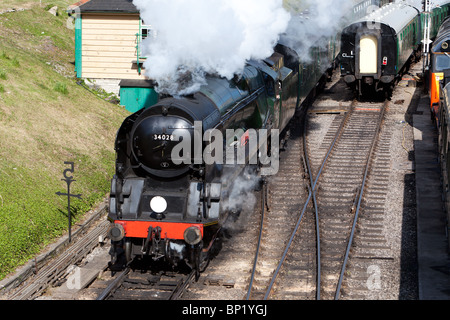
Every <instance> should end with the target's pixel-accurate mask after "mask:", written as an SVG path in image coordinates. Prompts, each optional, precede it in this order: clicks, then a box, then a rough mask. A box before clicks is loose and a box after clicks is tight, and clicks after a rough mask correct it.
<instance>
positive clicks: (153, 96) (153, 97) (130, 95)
mask: <svg viewBox="0 0 450 320" xmlns="http://www.w3.org/2000/svg"><path fill="white" fill-rule="evenodd" d="M119 85H120V104H121V105H122V106H124V107H125V109H127V110H128V111H130V112H136V111H139V110H141V109H143V108H148V107H150V106H152V105H154V104H155V103H157V102H158V93H157V92H156V91H155V89H154V88H155V83H154V82H153V81H151V80H122V81H121V82H120V84H119Z"/></svg>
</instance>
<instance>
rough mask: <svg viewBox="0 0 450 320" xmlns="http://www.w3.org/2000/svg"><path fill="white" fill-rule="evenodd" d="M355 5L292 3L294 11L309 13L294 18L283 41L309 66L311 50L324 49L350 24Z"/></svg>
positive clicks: (343, 0) (335, 0)
mask: <svg viewBox="0 0 450 320" xmlns="http://www.w3.org/2000/svg"><path fill="white" fill-rule="evenodd" d="M354 5H355V3H354V1H349V0H320V1H317V0H302V1H299V0H298V1H295V0H294V1H290V2H289V8H290V9H291V10H298V9H297V8H298V7H301V8H302V9H306V10H304V11H303V12H301V13H296V14H292V19H291V20H290V22H289V26H288V28H287V31H286V33H285V34H284V35H283V36H282V38H283V41H284V42H285V43H286V44H288V45H289V46H290V47H292V48H294V49H295V50H296V51H297V53H298V54H299V56H300V60H301V61H303V62H309V61H310V60H311V56H310V49H311V48H312V47H317V46H318V47H323V48H325V47H326V45H327V43H328V41H329V40H330V39H331V38H332V37H333V38H334V37H335V36H336V35H337V34H338V32H339V31H340V30H342V29H343V26H344V24H345V23H346V22H348V18H349V17H350V13H351V11H352V10H353V6H354ZM338 50H339V48H338Z"/></svg>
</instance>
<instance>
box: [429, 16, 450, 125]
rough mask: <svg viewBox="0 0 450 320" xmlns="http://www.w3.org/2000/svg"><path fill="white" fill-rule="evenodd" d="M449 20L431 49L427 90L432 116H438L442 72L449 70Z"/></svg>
mask: <svg viewBox="0 0 450 320" xmlns="http://www.w3.org/2000/svg"><path fill="white" fill-rule="evenodd" d="M449 54H450V19H447V20H445V21H444V22H443V23H442V25H441V27H440V28H439V32H438V34H437V36H436V39H435V41H434V43H433V46H432V48H431V54H430V69H429V71H428V72H429V83H428V88H429V92H430V107H431V111H432V113H433V115H434V116H435V117H437V116H438V112H439V110H438V109H439V101H440V91H441V88H440V86H441V84H440V82H441V81H442V80H444V71H445V70H448V69H450V56H449Z"/></svg>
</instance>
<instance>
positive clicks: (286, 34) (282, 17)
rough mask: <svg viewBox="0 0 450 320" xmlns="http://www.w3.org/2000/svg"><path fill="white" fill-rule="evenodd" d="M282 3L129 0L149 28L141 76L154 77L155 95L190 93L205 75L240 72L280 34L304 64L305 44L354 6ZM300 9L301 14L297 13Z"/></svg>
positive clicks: (316, 40) (329, 31) (331, 30)
mask: <svg viewBox="0 0 450 320" xmlns="http://www.w3.org/2000/svg"><path fill="white" fill-rule="evenodd" d="M286 3H287V4H286V7H284V6H283V0H190V1H188V0H171V1H165V0H133V4H134V5H135V6H136V7H137V8H138V9H139V10H140V14H141V18H142V19H143V20H144V22H146V23H148V24H150V25H151V26H152V30H153V31H152V32H153V34H152V36H150V37H148V38H146V39H145V40H144V41H143V42H142V44H141V45H142V47H141V48H142V54H143V55H145V56H147V60H146V61H145V63H144V67H145V69H146V76H148V77H149V78H151V79H153V80H156V82H157V83H158V88H156V89H157V91H159V92H160V93H166V94H170V95H175V96H179V95H186V94H190V93H193V92H195V91H197V90H198V89H199V88H200V87H201V85H203V84H205V83H206V76H207V74H213V75H218V76H220V77H225V78H227V79H231V78H233V76H234V75H235V74H238V75H239V74H240V73H242V71H243V68H244V66H245V63H246V61H247V60H249V59H264V58H267V57H269V56H270V55H271V54H272V53H273V47H274V45H275V44H276V43H277V42H278V40H279V39H280V37H282V38H283V42H284V43H286V44H287V45H289V46H291V47H293V48H294V49H296V51H297V52H298V53H299V55H300V58H301V60H302V61H304V62H308V61H309V60H310V57H309V51H310V48H311V47H312V46H316V45H318V44H320V40H321V39H322V40H323V39H327V38H329V37H331V36H335V35H336V32H337V31H338V30H339V28H340V27H341V22H342V20H343V18H344V17H345V16H346V15H348V14H349V12H350V11H351V10H352V8H353V5H354V3H353V1H349V0H320V1H317V0H301V1H300V0H291V1H286ZM286 8H287V9H286ZM305 8H308V10H307V11H308V13H307V14H306V13H305V14H298V11H301V10H303V9H305ZM290 11H291V12H292V14H291V13H290ZM294 12H297V13H294ZM321 45H323V46H325V45H326V42H323V43H322V44H321Z"/></svg>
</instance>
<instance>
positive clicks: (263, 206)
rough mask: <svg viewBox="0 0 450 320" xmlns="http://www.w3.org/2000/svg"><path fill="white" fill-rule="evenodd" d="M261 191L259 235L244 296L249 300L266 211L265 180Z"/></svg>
mask: <svg viewBox="0 0 450 320" xmlns="http://www.w3.org/2000/svg"><path fill="white" fill-rule="evenodd" d="M262 188H263V189H262V193H261V224H260V227H259V228H260V229H259V236H258V243H257V245H256V253H255V259H254V261H253V268H252V275H251V277H250V284H249V285H248V291H247V296H246V300H250V295H251V293H252V287H253V281H254V280H255V274H256V265H257V262H258V257H259V249H260V248H261V239H262V234H263V226H264V214H265V212H266V202H265V195H266V190H267V189H266V183H265V181H263V186H262Z"/></svg>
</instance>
